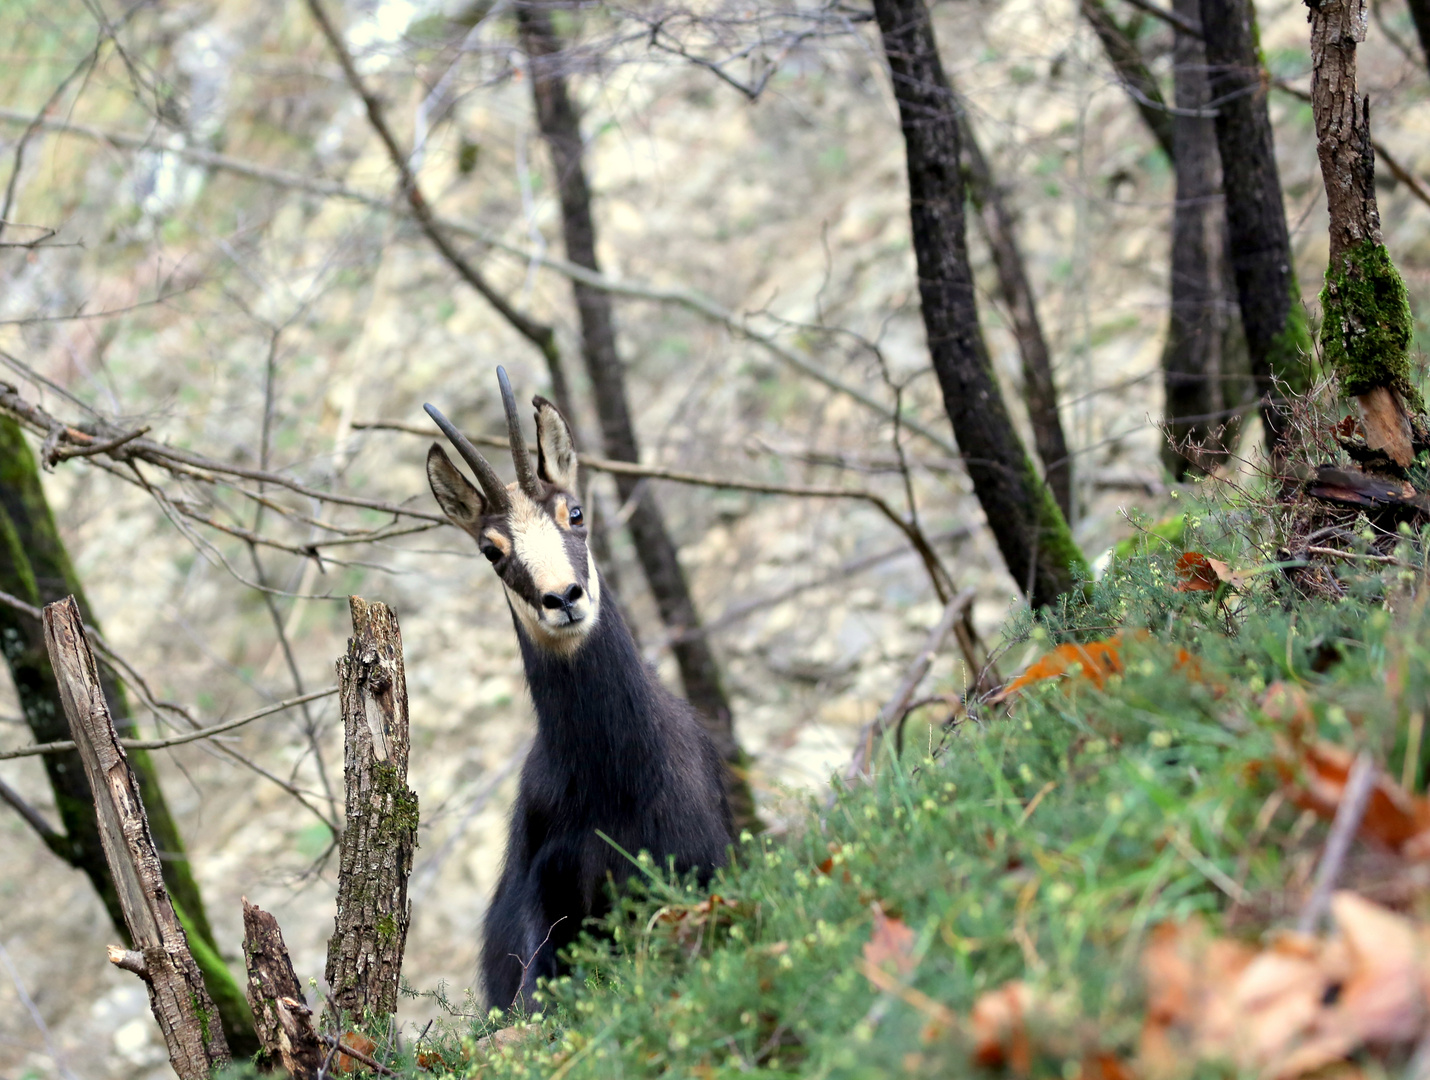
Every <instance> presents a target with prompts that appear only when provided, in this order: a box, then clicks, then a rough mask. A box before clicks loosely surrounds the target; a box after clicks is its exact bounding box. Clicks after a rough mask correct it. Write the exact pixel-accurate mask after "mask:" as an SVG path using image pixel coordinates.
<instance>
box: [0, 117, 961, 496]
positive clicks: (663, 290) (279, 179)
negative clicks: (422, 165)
mask: <svg viewBox="0 0 1430 1080" xmlns="http://www.w3.org/2000/svg"><path fill="white" fill-rule="evenodd" d="M28 120H29V117H27V116H25V115H24V114H22V113H17V112H16V111H15V110H13V109H5V108H0V121H7V122H11V123H14V122H17V121H20V122H28ZM42 126H44V127H47V128H52V129H54V130H57V131H64V132H66V133H68V134H72V135H78V136H81V137H83V138H87V139H94V140H95V141H98V142H106V143H111V144H113V145H115V146H122V147H126V148H129V149H136V150H158V149H160V148H156V147H154V146H153V145H152V140H150V139H148V138H146V137H145V136H142V135H133V134H129V133H125V132H115V131H107V130H103V129H100V128H95V127H91V126H89V125H87V124H74V123H69V122H64V121H57V120H46V121H44V123H43V125H42ZM162 152H163V153H170V154H173V155H175V156H176V157H179V158H182V159H184V160H187V161H193V162H195V163H196V164H201V165H206V166H208V167H210V168H214V169H222V170H224V171H227V172H232V173H236V174H237V175H240V176H247V177H249V178H250V179H253V180H258V181H261V182H263V183H267V184H273V185H274V186H277V187H285V188H291V189H294V190H298V191H306V192H309V193H310V194H314V195H322V196H326V197H330V198H339V199H346V200H350V201H352V202H357V203H361V204H362V205H364V206H369V207H372V208H373V209H375V210H381V211H384V212H386V213H398V214H401V213H403V209H402V207H400V206H395V205H394V204H393V203H392V200H390V199H385V198H382V197H380V196H377V195H373V194H369V193H367V192H363V191H358V190H356V189H354V188H350V187H347V186H346V185H343V184H339V183H336V182H334V181H331V180H321V179H314V178H311V177H306V176H300V175H298V174H297V173H290V172H285V171H284V170H281V169H271V168H268V167H267V166H263V165H258V164H255V163H253V162H249V161H243V160H241V159H238V158H232V157H228V156H227V155H224V154H216V153H213V152H212V151H209V150H201V149H198V148H194V147H181V148H177V149H172V150H170V149H167V148H163V149H162ZM423 205H424V207H425V206H426V204H425V203H424V204H423ZM429 213H430V210H429ZM432 221H433V223H434V225H435V226H436V228H437V230H438V232H439V233H444V232H449V233H453V234H456V235H458V236H465V237H468V238H469V239H472V240H477V241H480V242H481V243H483V244H486V245H488V246H489V247H493V248H495V249H497V250H498V251H502V252H504V253H506V254H508V255H511V256H513V257H514V258H516V259H519V260H521V261H522V262H523V263H525V264H528V265H534V266H541V267H545V268H546V269H549V270H554V271H556V272H557V273H559V274H562V275H564V276H565V277H567V278H569V279H571V280H572V281H578V282H581V283H582V284H584V285H589V286H590V287H591V288H593V289H600V290H602V291H604V292H608V293H610V294H611V295H612V296H623V297H626V298H628V299H632V300H649V301H652V302H655V303H662V304H673V305H674V306H676V307H681V308H685V309H686V310H687V311H690V312H692V313H694V314H696V315H699V316H701V317H702V318H705V319H708V320H710V321H711V322H714V323H717V324H719V325H721V326H724V327H725V328H726V329H727V330H729V331H730V332H731V333H732V334H734V335H736V336H737V337H741V338H744V339H745V340H747V341H749V342H751V343H752V344H755V345H758V346H760V347H761V348H763V349H765V350H766V351H767V352H769V353H770V355H772V356H774V357H775V358H776V359H777V360H779V361H780V362H781V363H783V364H785V365H787V366H788V367H791V368H793V369H794V370H795V371H798V372H799V373H800V374H801V375H804V376H805V377H806V378H810V379H813V380H814V381H815V382H817V383H820V384H821V385H822V386H824V387H826V388H827V389H829V390H832V391H834V392H835V393H837V394H842V395H843V396H845V397H847V398H850V399H851V400H853V401H857V402H858V403H859V404H860V405H862V406H863V407H864V408H866V409H868V410H869V411H870V412H873V413H877V414H878V415H879V416H880V417H882V418H883V419H885V420H892V418H893V417H892V414H891V410H890V408H889V406H888V405H886V404H884V403H883V402H881V401H879V400H877V399H876V398H874V397H872V396H870V395H869V394H866V393H865V392H864V391H863V390H860V389H859V388H858V387H857V386H853V385H851V384H850V383H846V382H844V381H843V380H842V379H839V378H838V377H836V376H835V375H832V374H831V373H829V372H828V371H826V370H824V368H823V367H822V366H821V365H820V364H819V362H818V361H816V360H815V359H814V358H813V357H811V356H809V355H808V354H807V353H805V352H803V351H801V350H799V349H795V348H792V347H791V346H789V345H786V344H785V343H784V342H783V341H781V340H780V339H779V337H778V336H777V335H775V334H773V333H766V332H765V331H763V330H761V329H759V328H758V327H757V326H756V325H755V322H754V318H753V317H752V316H751V315H750V314H747V313H741V312H738V311H734V310H732V309H730V308H726V307H724V306H723V305H721V304H720V303H719V302H717V301H715V300H713V299H711V298H710V297H708V296H706V295H704V294H703V293H700V292H697V291H695V290H694V289H688V288H685V287H684V286H680V285H675V286H662V285H653V284H649V283H647V282H641V281H618V280H615V279H613V278H609V277H606V276H605V275H604V274H600V273H597V272H595V271H593V270H588V269H586V268H585V267H584V266H578V265H577V264H575V263H573V262H569V261H568V260H566V259H562V258H560V257H558V256H555V255H550V254H548V253H546V252H544V251H543V252H538V251H534V250H531V249H529V248H526V247H523V246H521V245H520V244H514V243H512V242H510V241H508V240H504V239H503V238H502V237H501V236H499V235H498V234H497V233H495V232H493V231H492V230H490V229H487V228H485V227H483V226H481V225H477V224H475V223H472V222H466V221H459V220H455V219H452V218H439V217H436V216H435V215H433V217H432ZM903 425H904V427H906V428H907V429H908V430H909V431H911V432H913V433H914V434H916V435H918V436H919V437H920V438H922V439H926V440H927V441H929V442H930V443H932V444H933V445H934V446H937V447H938V448H939V449H940V450H942V451H944V452H945V453H947V454H950V455H955V456H956V455H957V454H958V450H957V448H956V447H955V446H954V445H953V442H952V441H951V440H950V439H949V438H948V436H946V435H942V434H939V433H937V432H935V431H934V430H933V429H932V428H931V427H929V426H927V425H925V424H923V423H922V422H920V421H918V420H915V419H914V418H912V417H908V416H906V417H904V418H903ZM329 501H332V502H341V501H342V500H341V499H330V500H329ZM417 516H423V515H417Z"/></svg>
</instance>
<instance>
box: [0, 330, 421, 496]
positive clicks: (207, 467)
mask: <svg viewBox="0 0 1430 1080" xmlns="http://www.w3.org/2000/svg"><path fill="white" fill-rule="evenodd" d="M4 355H5V359H6V360H7V362H10V363H12V366H13V365H19V367H20V368H21V369H23V370H29V369H28V368H27V367H26V366H25V365H23V364H21V363H20V361H18V360H15V358H14V357H11V356H9V355H8V354H4ZM0 411H4V412H6V413H8V414H10V415H11V416H13V417H14V418H15V419H16V420H18V421H19V422H20V423H21V424H22V425H23V426H25V427H27V428H29V429H30V430H31V431H33V432H35V433H36V434H39V435H42V436H46V437H48V436H49V435H51V434H52V433H53V432H56V431H58V432H59V436H60V439H61V440H68V441H70V442H73V443H75V444H77V445H79V446H83V447H88V446H91V445H93V444H94V443H95V442H96V441H98V440H99V439H100V438H102V437H108V435H109V433H107V432H106V433H105V435H104V436H96V435H91V434H90V433H89V432H87V431H80V430H79V429H78V428H74V427H70V426H69V425H66V424H63V423H61V422H60V421H59V420H57V419H55V418H54V417H53V416H51V415H50V414H49V413H47V412H46V411H45V410H44V409H42V408H41V407H40V406H38V405H36V404H34V403H33V402H30V401H27V400H26V399H25V398H23V397H21V396H20V392H19V391H18V390H17V389H16V388H15V387H13V386H11V385H9V384H8V383H0ZM123 450H124V453H123V454H122V455H120V460H122V461H124V462H126V463H131V462H132V461H133V460H134V459H138V460H141V461H145V462H148V463H149V464H151V465H156V466H158V467H159V468H161V469H165V470H166V471H168V472H171V473H182V474H184V475H188V476H192V477H194V478H195V479H197V480H203V481H207V482H209V483H215V482H217V481H216V480H215V477H218V476H237V477H242V478H243V479H245V480H254V481H259V482H262V483H265V484H273V485H275V486H276V487H281V488H286V489H287V490H289V491H292V492H295V493H296V494H299V495H304V496H307V497H308V498H310V499H316V500H319V501H320V502H326V503H333V504H335V505H339V506H355V507H358V508H360V509H364V510H378V511H381V512H382V513H385V514H394V515H401V516H404V517H415V518H421V519H423V520H424V521H437V522H445V521H446V518H444V517H443V516H442V515H441V514H437V513H433V512H429V511H425V510H416V509H412V508H409V507H405V506H399V505H398V504H396V503H390V502H384V501H383V500H381V499H364V498H362V497H360V496H357V495H342V494H338V493H337V492H332V491H322V490H319V489H318V488H315V487H311V486H310V485H308V484H304V483H302V482H300V481H297V480H294V479H292V478H291V477H287V476H284V475H283V474H282V473H276V472H270V471H268V470H264V469H248V468H244V467H243V466H241V465H232V464H227V463H225V462H222V461H219V460H217V459H215V458H209V457H205V456H204V455H202V454H195V453H192V452H190V451H188V450H181V449H179V448H178V447H174V446H166V445H164V444H163V443H157V442H154V441H153V440H152V439H145V438H137V439H132V440H130V441H128V442H126V443H125V444H124V447H123ZM192 470H200V471H197V472H195V471H192ZM235 490H236V491H240V492H242V490H243V489H241V488H235Z"/></svg>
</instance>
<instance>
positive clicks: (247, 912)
mask: <svg viewBox="0 0 1430 1080" xmlns="http://www.w3.org/2000/svg"><path fill="white" fill-rule="evenodd" d="M243 959H244V963H245V965H246V967H247V969H248V988H247V989H248V1005H249V1007H250V1008H251V1009H252V1010H253V1024H254V1027H255V1028H256V1029H257V1031H258V1040H259V1042H260V1043H262V1044H263V1054H264V1057H265V1058H266V1059H267V1060H266V1061H265V1062H263V1063H262V1064H264V1065H266V1066H268V1067H270V1068H272V1067H279V1068H282V1069H284V1070H286V1071H287V1073H288V1075H289V1076H291V1077H293V1078H294V1080H310V1078H312V1077H316V1076H317V1075H318V1071H319V1070H320V1069H321V1068H322V1067H323V1059H324V1058H325V1057H326V1056H327V1051H326V1049H325V1047H324V1046H323V1043H322V1041H321V1040H320V1039H319V1037H318V1033H317V1031H316V1030H315V1029H314V1027H313V1014H312V1011H311V1010H310V1009H309V1008H308V1004H307V1002H306V1000H305V999H304V997H303V986H302V984H301V983H300V982H299V981H298V976H297V974H296V973H295V972H294V971H293V961H292V960H290V959H289V957H288V946H287V945H286V944H284V942H283V931H282V930H280V929H279V927H278V920H277V919H275V918H274V917H273V916H272V915H270V914H269V913H268V912H266V911H264V910H263V909H262V908H260V907H259V906H258V905H257V904H250V903H249V902H248V898H247V897H245V898H244V900H243Z"/></svg>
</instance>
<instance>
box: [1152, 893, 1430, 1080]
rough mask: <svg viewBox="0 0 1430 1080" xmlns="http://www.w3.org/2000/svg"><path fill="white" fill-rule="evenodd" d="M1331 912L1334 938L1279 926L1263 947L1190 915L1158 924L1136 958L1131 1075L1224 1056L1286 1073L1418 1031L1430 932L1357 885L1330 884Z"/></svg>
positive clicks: (1428, 1012) (1272, 1073)
mask: <svg viewBox="0 0 1430 1080" xmlns="http://www.w3.org/2000/svg"><path fill="white" fill-rule="evenodd" d="M1331 910H1332V914H1333V916H1334V918H1335V923H1336V927H1337V929H1338V931H1339V933H1338V934H1337V935H1336V936H1334V937H1331V938H1329V939H1320V938H1312V937H1307V936H1303V935H1295V934H1287V935H1283V936H1282V937H1281V938H1279V939H1278V940H1276V941H1275V942H1273V943H1272V944H1271V945H1270V946H1268V947H1266V948H1264V949H1260V950H1257V949H1253V948H1252V947H1251V946H1249V945H1246V944H1245V943H1242V942H1238V941H1234V940H1230V939H1225V938H1216V937H1214V936H1212V934H1211V933H1210V932H1209V931H1208V930H1207V928H1206V926H1205V924H1204V923H1202V922H1200V921H1196V920H1194V921H1190V922H1187V923H1182V924H1179V925H1164V926H1162V927H1158V928H1157V930H1156V931H1155V932H1154V933H1153V935H1152V941H1151V942H1150V944H1149V945H1148V947H1147V949H1146V951H1145V952H1144V953H1143V958H1142V967H1143V974H1144V976H1145V978H1146V983H1147V995H1148V1010H1147V1018H1146V1021H1145V1022H1144V1026H1143V1031H1142V1039H1141V1046H1140V1049H1139V1055H1138V1066H1139V1068H1138V1071H1139V1073H1140V1074H1141V1075H1144V1076H1146V1077H1149V1078H1151V1080H1160V1078H1162V1077H1173V1076H1180V1075H1184V1074H1185V1073H1186V1072H1187V1071H1188V1066H1189V1065H1190V1064H1192V1063H1194V1062H1196V1061H1199V1060H1201V1061H1216V1060H1222V1061H1226V1062H1229V1063H1231V1064H1232V1065H1233V1066H1235V1067H1236V1068H1237V1069H1239V1070H1241V1071H1244V1072H1247V1073H1250V1074H1254V1075H1257V1076H1261V1077H1266V1078H1268V1080H1293V1078H1297V1077H1303V1076H1307V1075H1308V1074H1310V1073H1313V1072H1317V1071H1318V1070H1321V1069H1324V1068H1327V1067H1332V1066H1339V1065H1341V1064H1343V1063H1345V1062H1346V1060H1347V1058H1348V1056H1349V1055H1350V1054H1352V1053H1354V1052H1356V1051H1357V1050H1359V1049H1361V1048H1362V1047H1366V1046H1386V1045H1396V1046H1401V1045H1408V1044H1410V1043H1412V1042H1413V1041H1414V1040H1416V1039H1418V1038H1419V1036H1420V1034H1421V1032H1422V1031H1423V1030H1424V1029H1425V1025H1426V1022H1427V1019H1430V1007H1427V996H1426V995H1427V990H1426V983H1427V979H1430V964H1427V962H1426V938H1427V933H1430V932H1427V930H1426V929H1425V928H1423V927H1419V926H1417V925H1416V924H1414V923H1412V922H1411V921H1410V920H1409V919H1407V918H1405V917H1404V916H1401V915H1397V914H1395V913H1394V912H1391V911H1389V910H1387V909H1386V908H1382V907H1380V906H1378V905H1376V904H1373V903H1371V902H1370V901H1369V900H1366V899H1364V898H1363V897H1360V896H1357V895H1355V894H1354V893H1349V892H1341V893H1337V894H1336V896H1335V897H1334V899H1333V901H1332V905H1331Z"/></svg>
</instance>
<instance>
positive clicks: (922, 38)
mask: <svg viewBox="0 0 1430 1080" xmlns="http://www.w3.org/2000/svg"><path fill="white" fill-rule="evenodd" d="M874 14H875V17H876V18H877V19H878V22H879V31H880V33H881V35H882V37H883V43H884V54H885V56H886V57H887V58H888V62H889V67H890V69H891V73H892V75H893V84H894V97H895V99H896V100H897V101H898V105H899V116H900V119H901V121H902V125H903V132H904V144H905V147H906V152H907V158H908V176H909V214H910V218H911V220H912V225H913V241H914V256H915V259H916V261H917V263H918V275H919V297H920V300H921V302H922V306H923V316H924V326H925V329H926V332H927V335H928V343H929V352H930V354H931V356H932V359H933V367H934V371H935V373H936V374H937V375H938V379H939V385H940V387H941V388H942V390H943V401H944V408H945V409H946V410H947V412H948V416H949V420H950V421H952V423H953V433H954V436H955V437H956V438H957V439H958V446H959V450H960V451H961V452H962V454H963V460H964V464H965V466H966V467H967V469H968V474H969V476H970V477H971V478H972V480H973V490H974V492H975V493H976V494H977V496H978V501H979V502H980V503H981V504H982V505H983V509H984V513H985V514H986V515H987V517H988V524H989V527H990V528H991V529H992V530H993V535H994V537H995V538H996V539H997V541H998V547H999V549H1000V550H1001V551H1002V553H1003V559H1004V561H1005V562H1006V563H1007V565H1008V569H1009V571H1010V572H1011V573H1012V575H1013V578H1014V580H1015V581H1016V582H1017V583H1018V586H1019V587H1020V588H1021V589H1023V590H1024V591H1025V592H1026V593H1027V595H1028V599H1029V601H1030V602H1031V603H1032V604H1033V605H1034V606H1035V607H1041V606H1042V605H1044V604H1051V603H1053V602H1054V601H1055V600H1056V599H1057V598H1058V597H1059V596H1061V595H1063V594H1064V593H1067V592H1070V591H1072V590H1073V589H1074V588H1075V587H1076V585H1077V578H1078V574H1079V572H1085V571H1086V568H1087V563H1086V561H1085V560H1084V559H1083V556H1082V552H1081V551H1079V550H1078V547H1077V544H1076V543H1075V542H1074V541H1073V538H1072V533H1071V532H1070V531H1069V530H1068V526H1067V522H1066V520H1065V519H1064V518H1063V515H1062V513H1061V512H1060V511H1059V510H1058V505H1057V502H1056V501H1055V500H1054V499H1053V496H1052V493H1051V492H1050V491H1049V490H1048V488H1047V485H1046V484H1044V483H1043V481H1042V478H1041V477H1039V476H1038V473H1037V470H1036V469H1035V468H1034V467H1033V463H1032V461H1030V460H1029V458H1028V454H1027V451H1026V450H1024V448H1023V444H1022V441H1021V440H1020V439H1019V438H1018V433H1017V431H1016V430H1014V428H1013V423H1012V420H1011V419H1010V417H1009V415H1008V410H1007V407H1006V406H1005V405H1004V403H1003V395H1002V392H1001V391H1000V390H999V388H998V381H997V378H996V377H995V375H994V373H993V367H992V364H991V363H990V361H989V358H988V349H987V347H986V345H985V344H984V341H983V334H982V331H981V330H980V329H979V325H978V305H977V301H976V298H975V295H974V290H973V273H972V270H971V268H970V266H969V263H968V247H967V236H966V228H965V221H964V209H963V205H964V190H963V173H962V171H961V168H960V160H959V159H960V139H959V122H958V106H957V102H956V101H955V100H954V97H953V94H952V91H951V90H950V88H949V83H948V79H947V78H946V77H945V75H944V72H943V65H942V63H941V62H940V61H939V56H938V47H937V44H936V42H935V40H934V33H933V24H932V22H931V21H930V19H929V13H928V8H927V7H926V6H925V5H924V2H923V0H875V4H874Z"/></svg>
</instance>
